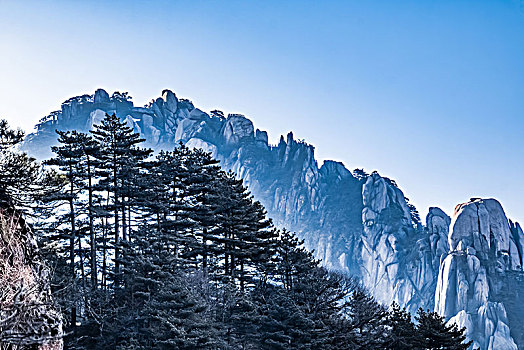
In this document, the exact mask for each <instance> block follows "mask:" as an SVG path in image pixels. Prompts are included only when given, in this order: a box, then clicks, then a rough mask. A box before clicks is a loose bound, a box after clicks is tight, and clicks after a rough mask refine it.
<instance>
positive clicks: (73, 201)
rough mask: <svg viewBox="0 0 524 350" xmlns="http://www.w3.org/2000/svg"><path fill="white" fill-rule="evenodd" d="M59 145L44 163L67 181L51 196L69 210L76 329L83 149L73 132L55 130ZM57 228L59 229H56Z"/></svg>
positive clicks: (72, 307) (70, 275)
mask: <svg viewBox="0 0 524 350" xmlns="http://www.w3.org/2000/svg"><path fill="white" fill-rule="evenodd" d="M57 134H58V142H59V143H60V146H54V147H52V148H51V149H52V151H53V152H54V153H55V154H56V156H55V157H54V158H51V159H49V160H47V161H46V162H45V164H46V165H49V166H58V167H59V169H60V170H61V171H62V172H63V173H64V174H65V176H66V178H67V182H68V183H67V186H66V187H65V188H64V191H63V192H61V193H57V194H55V195H54V199H56V200H59V201H60V200H62V201H64V202H66V203H67V204H68V209H67V210H68V211H67V213H66V214H65V216H66V218H67V223H68V225H69V228H68V230H66V237H68V240H69V246H68V251H69V266H70V267H69V280H70V281H71V283H72V293H71V294H70V296H71V297H72V306H71V319H70V327H71V328H72V329H74V328H75V327H76V318H77V314H76V309H77V307H76V299H77V298H78V294H79V291H78V290H77V285H76V284H77V275H76V257H77V254H76V253H77V252H78V253H81V249H78V250H76V248H75V245H76V242H77V239H78V244H79V248H81V247H80V245H81V243H80V242H81V241H80V237H78V235H77V221H78V212H77V209H78V208H77V201H78V195H79V192H80V190H81V187H82V186H81V185H80V182H81V175H80V172H81V170H80V167H79V164H80V162H81V158H82V149H81V148H79V147H78V144H77V136H78V134H77V133H76V131H73V132H70V131H67V132H64V131H57ZM57 228H58V227H57ZM80 265H81V268H82V272H83V261H82V258H80Z"/></svg>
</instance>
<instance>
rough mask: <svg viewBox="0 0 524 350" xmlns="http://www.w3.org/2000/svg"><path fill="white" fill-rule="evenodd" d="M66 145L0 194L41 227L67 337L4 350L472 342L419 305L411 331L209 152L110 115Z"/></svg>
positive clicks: (8, 300) (9, 166)
mask: <svg viewBox="0 0 524 350" xmlns="http://www.w3.org/2000/svg"><path fill="white" fill-rule="evenodd" d="M0 126H1V128H2V130H1V131H2V133H3V134H4V135H13V131H12V130H10V129H9V127H8V126H7V124H6V123H3V124H2V125H0ZM19 136H20V137H21V134H20V135H19ZM58 136H59V144H58V145H57V146H55V147H53V149H52V152H53V154H54V156H53V157H51V158H49V159H47V160H46V161H45V162H44V167H43V168H41V167H40V166H39V165H38V163H36V162H35V161H34V160H33V159H31V158H29V157H27V156H26V155H24V154H23V153H18V152H16V151H12V150H9V151H6V152H4V154H3V155H2V160H3V163H2V166H3V168H2V174H3V175H4V179H5V181H4V182H2V183H0V190H1V193H2V196H3V198H4V201H3V202H2V207H3V208H4V210H7V208H13V210H16V212H17V213H20V214H18V215H25V216H27V217H28V218H30V222H31V226H30V228H31V229H32V231H30V232H32V233H30V234H31V236H32V237H33V236H34V237H36V238H37V239H38V242H39V246H40V249H37V248H35V249H37V251H38V256H40V257H42V258H43V261H44V264H45V265H46V266H48V267H50V268H51V272H50V274H49V275H48V276H49V277H50V279H51V285H50V286H51V292H52V297H53V299H52V300H54V301H53V302H52V303H53V305H55V308H56V309H57V310H59V314H60V317H59V318H58V320H59V322H62V323H63V332H62V331H60V332H54V333H52V336H51V337H48V338H45V337H40V338H36V337H33V338H30V331H29V330H28V335H27V336H26V337H24V336H23V333H21V334H22V336H21V339H22V338H23V339H26V340H27V339H31V340H30V341H29V340H27V341H26V342H25V343H23V342H21V341H18V342H16V341H13V340H9V339H0V342H2V346H5V347H10V348H20V349H22V348H32V347H34V346H40V347H41V348H46V347H47V348H49V346H51V345H53V346H57V345H56V344H57V343H56V341H57V340H62V334H64V337H63V341H64V347H65V348H67V349H115V348H116V349H363V348H367V349H404V348H406V347H408V348H413V349H429V348H445V349H466V348H467V347H468V344H464V342H465V336H464V335H463V332H464V330H459V329H458V328H457V327H456V326H448V325H446V324H445V323H444V319H443V318H442V317H440V316H438V315H437V314H436V313H432V312H429V311H424V310H419V312H418V314H417V315H416V322H415V323H413V322H412V317H411V315H410V314H409V313H408V312H407V311H406V310H404V309H402V308H400V307H399V306H398V305H396V304H393V305H391V306H389V305H381V304H379V303H378V302H376V301H375V300H374V299H373V298H372V297H371V296H369V295H368V294H367V292H366V290H365V289H364V288H363V287H362V286H361V285H360V283H359V281H357V280H356V279H354V278H351V277H350V276H348V275H343V274H340V273H334V272H330V271H328V270H326V269H325V268H323V267H321V266H320V264H319V262H318V261H317V260H315V259H314V258H313V255H312V254H311V252H308V251H307V250H306V249H305V248H304V247H303V245H302V242H301V241H300V240H299V239H298V238H297V237H296V236H295V235H294V234H293V233H291V232H290V231H288V230H285V229H282V230H277V229H276V228H275V227H274V226H273V224H272V221H271V220H270V219H269V218H268V217H267V215H266V211H265V209H264V208H263V206H262V205H261V204H260V203H259V202H257V201H255V200H254V199H253V197H252V196H251V194H250V193H249V191H248V190H247V188H246V187H245V186H244V185H243V182H242V180H239V179H237V178H236V176H235V175H234V174H233V173H231V172H225V171H223V170H222V169H221V168H220V166H219V163H218V162H217V161H216V160H214V159H213V158H212V157H211V155H210V154H209V153H206V152H204V151H202V150H200V149H194V150H190V149H189V148H187V147H185V146H184V145H182V144H180V145H178V146H177V147H175V148H174V149H172V150H169V151H161V152H158V153H156V154H153V152H152V151H151V150H148V149H145V148H142V147H141V142H142V141H143V140H142V139H140V136H139V134H137V133H135V132H134V131H133V130H132V129H131V128H129V127H128V126H126V125H125V123H123V122H121V121H120V120H119V118H117V117H116V116H115V115H109V114H108V115H106V116H105V118H104V119H103V120H101V122H100V123H99V124H96V125H95V126H94V128H93V130H92V131H91V132H90V133H82V132H77V131H66V132H61V131H59V132H58ZM18 142H19V140H15V141H13V142H12V144H9V145H8V146H9V147H8V148H9V149H10V147H11V146H13V145H14V144H16V143H18ZM11 158H13V159H17V162H11V161H9V159H11ZM22 169H23V170H24V171H21V170H22ZM14 208H16V209H14ZM22 213H24V214H22ZM20 217H21V216H20ZM28 228H29V227H28ZM289 229H290V230H292V228H289ZM5 232H6V229H5V228H2V234H3V236H2V237H5ZM19 244H20V245H23V244H25V243H24V242H20V243H19ZM0 278H1V279H2V281H5V279H6V275H5V271H0ZM49 300H51V299H49ZM15 301H16V297H14V299H13V296H5V295H3V296H2V299H1V300H0V302H1V304H2V305H4V306H6V305H9V306H10V307H18V306H19V305H20V303H16V302H15ZM51 315H53V314H52V311H49V312H48V313H47V314H45V313H44V314H40V315H38V316H37V318H40V319H41V320H40V323H43V324H45V323H46V322H47V321H48V320H50V319H52V318H48V316H51ZM34 321H37V319H35V320H34ZM10 325H11V324H10V320H9V319H3V321H2V323H0V331H2V332H5V330H6V329H7V327H9V326H10ZM60 329H62V328H60ZM2 334H3V333H2Z"/></svg>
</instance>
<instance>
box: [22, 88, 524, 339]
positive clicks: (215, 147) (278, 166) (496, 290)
mask: <svg viewBox="0 0 524 350" xmlns="http://www.w3.org/2000/svg"><path fill="white" fill-rule="evenodd" d="M106 113H115V114H116V115H117V116H118V117H120V118H121V119H122V120H125V121H126V123H127V124H128V125H129V126H130V127H132V128H133V129H134V130H135V131H136V132H139V133H141V135H142V136H143V137H144V138H145V139H146V140H147V141H146V146H148V147H152V148H154V149H156V150H159V149H172V148H173V147H175V145H176V144H178V143H179V142H183V143H185V144H186V145H188V146H189V147H199V148H203V149H205V150H207V151H209V152H211V153H212V154H213V156H215V157H216V158H217V159H219V160H220V161H221V164H222V166H223V167H225V168H226V169H231V170H233V171H234V172H236V174H237V175H238V176H239V177H240V178H242V179H243V180H244V181H245V183H246V184H247V185H248V186H249V188H250V190H251V191H252V193H253V194H254V195H255V197H256V198H257V199H258V200H260V201H261V202H262V204H263V205H264V206H265V207H266V208H267V210H268V214H269V216H270V217H272V218H273V220H274V222H275V224H276V225H277V226H280V227H286V228H289V229H291V230H293V231H296V232H297V234H298V235H299V236H300V237H301V238H302V239H304V240H305V244H306V246H307V247H308V249H310V250H314V251H315V256H316V257H317V258H319V259H322V261H323V264H324V265H325V266H326V267H328V268H331V269H336V270H341V271H346V272H349V273H351V274H354V275H357V276H359V277H360V278H361V279H362V281H363V284H364V285H365V286H366V287H367V288H368V289H369V290H370V291H371V292H372V293H373V295H374V296H375V297H377V298H378V299H379V300H380V301H382V302H384V303H386V304H390V303H391V302H392V301H397V302H398V303H399V304H400V305H402V306H406V307H407V308H408V309H409V310H410V311H415V310H416V309H417V308H419V307H423V308H429V309H433V308H434V309H435V310H436V311H438V312H439V313H441V314H442V315H445V316H446V317H447V318H448V319H453V320H454V321H457V322H458V323H459V324H460V325H465V326H467V327H468V335H469V336H470V337H471V339H474V340H475V341H476V344H477V346H479V347H480V348H481V349H516V348H517V344H518V345H519V346H520V347H521V348H524V339H523V336H522V335H519V332H520V330H521V329H522V328H519V327H521V326H522V325H521V324H520V318H522V316H524V310H521V309H519V308H518V307H511V308H509V307H507V306H506V305H513V304H512V303H514V304H518V302H517V301H518V300H519V298H520V300H522V298H523V295H524V287H523V281H524V277H523V273H524V272H523V269H522V266H523V265H524V264H523V254H524V234H523V233H522V229H521V228H520V226H519V225H518V224H517V223H513V222H511V221H509V220H508V219H507V218H506V216H505V214H504V211H503V210H502V207H501V206H500V204H499V203H498V202H497V201H495V200H492V199H488V200H481V199H474V200H472V201H470V202H468V203H464V204H461V205H459V206H457V209H456V210H455V213H454V215H453V218H450V217H449V216H448V215H446V214H445V213H444V212H443V211H442V210H440V209H439V208H430V210H429V213H428V215H427V217H426V224H425V225H422V224H421V223H420V221H419V220H418V218H417V213H416V211H415V210H414V208H413V207H412V206H411V205H409V203H408V201H407V200H406V198H405V197H404V194H403V193H402V191H401V190H400V189H399V188H398V186H397V185H396V184H395V182H394V181H392V180H390V179H388V178H385V177H382V176H380V175H379V174H378V173H376V172H375V173H373V174H371V175H368V174H365V173H363V172H355V173H354V174H353V173H352V172H350V171H349V170H348V169H346V168H345V167H344V165H343V164H342V163H339V162H334V161H325V162H324V163H323V164H322V165H321V166H319V165H318V163H317V161H316V160H315V157H314V147H313V146H312V145H309V144H307V143H305V142H303V141H297V140H295V139H294V137H293V134H292V133H289V134H288V135H287V136H286V137H285V138H284V137H283V136H282V137H281V138H280V141H279V143H278V144H277V145H270V144H269V143H268V135H267V133H266V132H265V131H262V130H259V129H256V128H255V127H254V125H253V123H252V122H251V120H249V119H248V118H246V117H245V116H243V115H240V114H230V115H228V116H227V117H226V116H225V115H224V114H223V113H222V112H220V111H212V112H211V113H205V112H203V111H202V110H200V109H198V108H196V107H194V105H193V103H192V102H191V101H189V100H186V99H179V98H177V97H176V95H175V94H174V93H173V92H172V91H170V90H164V91H163V92H162V97H159V98H157V99H155V100H153V101H151V102H150V103H149V104H147V105H146V106H144V107H136V106H134V105H133V103H132V101H131V100H130V98H129V96H128V95H127V94H126V93H118V92H115V93H113V94H112V95H111V96H109V94H108V93H107V92H106V91H104V90H102V89H99V90H97V91H96V92H95V93H94V94H93V95H83V96H79V97H75V98H72V99H69V100H67V101H65V102H64V103H63V104H62V107H61V110H60V111H56V112H53V113H51V114H50V115H49V116H47V117H46V118H43V119H42V120H41V121H40V123H39V124H38V125H37V126H36V131H35V132H34V133H33V134H30V135H28V137H27V138H26V141H25V144H24V149H25V150H26V151H28V152H29V153H30V154H32V155H34V156H37V157H38V158H41V159H43V158H47V157H49V156H50V149H49V146H51V145H54V144H55V143H56V134H55V130H56V129H60V130H68V129H76V130H81V131H87V130H89V129H91V128H92V126H93V125H94V124H96V123H98V122H99V121H100V120H102V119H103V118H104V116H105V114H106ZM450 227H451V229H450ZM508 287H513V289H511V291H512V292H513V293H508ZM515 310H516V312H515Z"/></svg>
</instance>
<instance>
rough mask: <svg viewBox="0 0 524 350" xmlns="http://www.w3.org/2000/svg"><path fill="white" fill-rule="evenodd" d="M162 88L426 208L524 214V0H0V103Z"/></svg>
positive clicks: (23, 115)
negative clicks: (384, 181)
mask: <svg viewBox="0 0 524 350" xmlns="http://www.w3.org/2000/svg"><path fill="white" fill-rule="evenodd" d="M98 87H102V88H104V89H106V90H108V91H109V92H110V93H111V92H112V91H114V90H119V91H129V93H130V94H131V95H132V96H133V97H134V101H135V103H136V104H138V105H142V104H144V103H145V102H147V101H148V100H150V99H152V98H155V97H158V96H159V95H160V93H161V91H162V89H164V88H169V89H172V90H173V91H175V93H176V94H177V95H178V96H179V97H187V98H190V99H191V100H192V101H193V102H194V103H195V105H196V106H198V107H200V108H201V109H203V110H205V111H209V110H211V109H214V108H218V109H221V110H223V111H224V112H226V113H243V114H245V115H246V116H248V117H250V118H251V119H252V120H253V121H254V123H255V126H256V127H258V128H261V129H264V130H267V131H268V132H269V133H270V140H271V141H273V142H275V141H277V140H278V138H279V136H280V134H285V133H287V132H288V131H290V130H292V131H293V132H294V135H295V138H299V139H305V140H307V141H308V142H309V143H312V144H313V145H315V147H316V155H317V158H318V159H319V160H320V161H322V160H323V159H335V160H339V161H342V162H343V163H344V164H345V165H346V166H347V167H348V168H350V169H354V168H356V167H363V168H365V169H366V170H368V171H372V170H378V171H379V172H380V173H381V174H382V175H385V176H389V177H391V178H393V179H395V180H396V181H397V183H398V184H399V186H400V187H401V188H402V190H403V191H404V193H405V194H406V195H407V196H408V197H409V198H410V199H411V201H412V202H413V203H414V204H415V205H416V206H417V207H418V208H419V210H420V211H421V213H422V214H423V215H425V214H426V213H427V209H428V207H429V206H440V207H441V208H442V209H444V210H445V211H446V212H447V213H448V214H450V215H451V214H452V211H453V208H454V206H455V205H456V204H457V203H460V202H463V201H466V200H468V199H469V198H470V197H494V198H497V199H499V200H500V201H501V203H502V205H503V206H504V209H505V210H506V213H507V214H508V216H509V217H512V218H517V219H519V221H521V222H522V221H524V2H523V1H522V0H520V1H517V0H508V1H486V0H484V1H461V0H458V1H457V0H454V1H429V0H428V1H420V0H414V1H402V0H400V1H375V0H370V1H340V2H337V1H267V0H265V1H259V2H255V1H136V2H133V1H111V2H108V1H53V2H52V1H10V0H7V1H6V0H0V117H2V118H5V119H7V120H8V121H9V122H10V123H11V124H13V125H16V126H20V127H22V128H24V129H25V130H26V131H31V129H32V127H33V125H34V124H35V123H36V122H37V121H38V120H39V119H40V118H41V117H43V116H45V115H47V114H48V113H49V112H51V111H53V110H56V109H59V107H60V104H61V102H62V101H64V100H65V99H67V98H69V97H72V96H75V95H79V94H84V93H93V92H94V90H95V89H96V88H98Z"/></svg>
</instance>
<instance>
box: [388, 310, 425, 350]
mask: <svg viewBox="0 0 524 350" xmlns="http://www.w3.org/2000/svg"><path fill="white" fill-rule="evenodd" d="M388 328H389V332H388V340H387V343H386V348H387V349H391V350H403V349H418V347H417V346H418V341H419V339H418V334H417V331H416V329H415V324H414V323H413V321H412V320H411V314H410V313H409V312H408V311H406V309H405V308H400V306H399V305H398V304H397V303H395V302H393V304H392V305H391V308H390V311H389V315H388Z"/></svg>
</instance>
